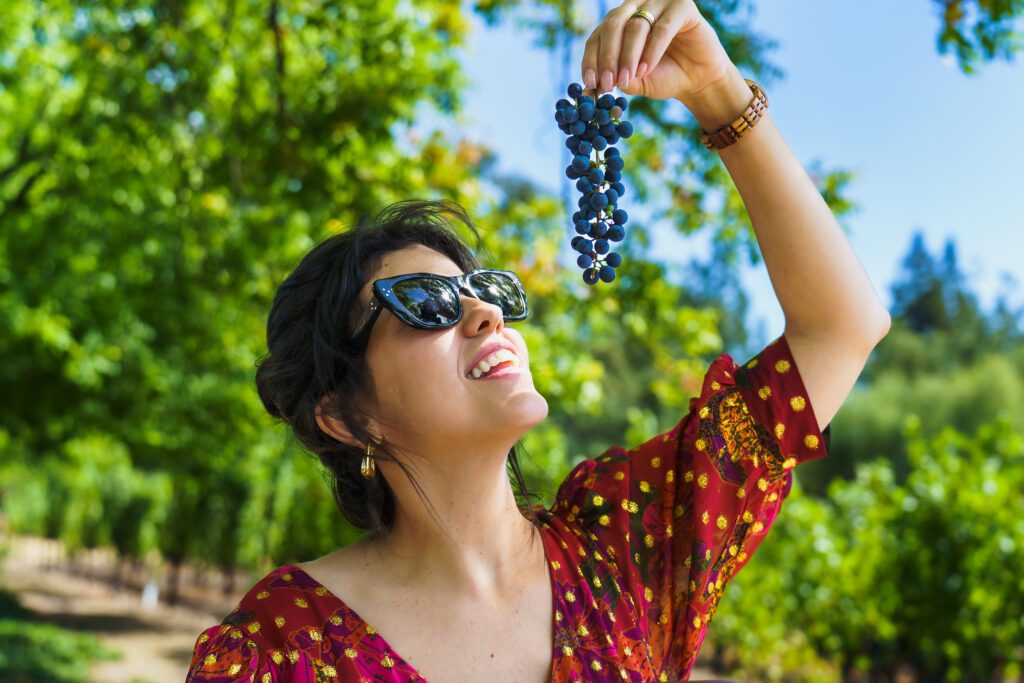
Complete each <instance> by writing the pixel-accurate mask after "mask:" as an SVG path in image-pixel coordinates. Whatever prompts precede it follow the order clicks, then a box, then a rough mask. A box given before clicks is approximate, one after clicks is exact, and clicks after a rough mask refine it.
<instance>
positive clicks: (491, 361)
mask: <svg viewBox="0 0 1024 683" xmlns="http://www.w3.org/2000/svg"><path fill="white" fill-rule="evenodd" d="M505 361H512V364H513V365H519V359H518V358H517V357H516V355H515V354H514V353H512V352H511V351H509V350H508V349H498V350H497V351H495V352H494V353H492V354H491V355H489V356H487V357H486V358H484V359H483V360H481V361H480V362H479V363H477V365H476V367H475V368H473V369H472V370H471V371H470V375H472V377H473V379H479V378H480V377H481V376H482V375H484V374H485V373H487V372H488V371H489V370H490V369H491V368H493V367H494V366H495V365H498V364H499V363H504V362H505Z"/></svg>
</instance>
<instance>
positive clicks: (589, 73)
mask: <svg viewBox="0 0 1024 683" xmlns="http://www.w3.org/2000/svg"><path fill="white" fill-rule="evenodd" d="M600 31H601V26H600V25H598V27H597V28H596V29H594V32H593V33H591V34H590V37H589V38H587V42H586V44H585V45H584V47H583V87H585V88H586V89H587V90H596V89H597V53H598V50H599V48H600V42H601V33H600Z"/></svg>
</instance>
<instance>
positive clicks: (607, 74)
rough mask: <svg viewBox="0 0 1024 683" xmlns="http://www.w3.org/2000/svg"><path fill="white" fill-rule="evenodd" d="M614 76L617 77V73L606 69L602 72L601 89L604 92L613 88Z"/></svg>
mask: <svg viewBox="0 0 1024 683" xmlns="http://www.w3.org/2000/svg"><path fill="white" fill-rule="evenodd" d="M614 78H615V74H613V73H612V72H611V71H608V70H605V71H602V72H601V91H602V92H608V91H609V90H611V89H612V85H613V82H612V81H613V80H614Z"/></svg>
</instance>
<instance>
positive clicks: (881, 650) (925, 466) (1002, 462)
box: [709, 416, 1024, 681]
mask: <svg viewBox="0 0 1024 683" xmlns="http://www.w3.org/2000/svg"><path fill="white" fill-rule="evenodd" d="M904 429H905V432H904V437H905V439H906V442H907V449H908V452H909V460H910V465H911V472H910V474H909V476H908V477H907V479H906V483H905V484H902V485H901V484H899V483H897V481H896V476H895V473H894V471H893V467H892V465H891V463H889V462H888V461H886V460H874V461H871V462H863V463H861V464H859V465H858V466H857V468H856V474H855V478H854V479H853V480H851V481H836V482H835V483H834V484H833V485H832V486H831V487H830V489H829V493H828V497H827V499H825V500H815V499H813V498H809V497H807V496H805V495H801V494H800V493H799V492H798V490H794V492H793V494H791V497H790V499H788V500H787V501H786V503H785V505H784V514H783V515H781V516H780V518H779V520H778V521H777V522H776V526H775V527H774V528H773V530H772V531H771V540H770V541H769V542H766V543H764V544H763V545H762V546H761V548H759V549H758V551H757V554H755V555H754V557H753V558H751V561H750V563H749V565H748V566H747V567H746V568H745V569H744V571H743V573H741V574H740V575H739V576H738V577H737V578H736V579H735V581H734V583H733V584H732V585H731V586H730V587H729V589H728V591H727V592H726V595H725V597H724V598H723V601H722V603H721V605H720V609H719V611H718V613H717V615H716V617H715V621H714V623H713V625H712V627H711V630H710V635H709V639H710V640H711V642H713V643H714V645H715V648H716V649H720V650H721V653H720V655H719V656H720V658H721V660H722V661H723V662H724V663H726V664H727V665H729V664H731V665H732V666H733V667H735V673H734V675H742V677H743V679H744V680H786V681H824V680H835V679H836V678H837V676H836V671H838V672H839V674H840V676H839V678H841V679H842V680H848V679H849V678H851V677H858V676H865V675H867V676H871V677H878V676H882V675H891V674H892V673H893V672H895V671H897V670H899V669H900V667H903V666H909V667H910V668H911V670H913V671H915V672H916V673H917V675H919V676H920V677H921V679H922V680H949V681H978V680H989V679H990V677H991V676H992V675H994V674H1005V675H1007V676H1009V675H1012V672H1013V671H1019V670H1020V667H1021V666H1024V646H1022V644H1024V578H1022V576H1021V574H1020V572H1019V571H1018V568H1019V567H1020V566H1021V565H1022V563H1024V522H1022V521H1021V519H1020V515H1019V510H1020V505H1019V497H1020V491H1021V489H1022V488H1024V432H1022V431H1020V430H1016V429H1014V428H1013V427H1012V426H1011V425H1010V424H1009V421H1008V420H1007V419H1005V417H1004V418H997V419H995V420H993V421H992V422H990V423H989V424H986V425H983V426H982V427H981V428H979V429H978V431H977V432H976V433H975V434H974V435H973V436H968V435H966V434H964V433H962V432H958V431H956V430H955V429H953V428H949V427H947V428H946V429H944V430H942V431H941V432H940V433H939V434H937V435H934V436H932V437H925V436H923V435H922V432H921V426H920V422H919V420H917V419H916V417H913V416H911V417H909V418H907V420H906V423H905V425H904ZM829 666H832V667H835V668H834V669H833V670H832V671H831V672H830V671H829V669H828V667H829ZM872 680H874V678H872Z"/></svg>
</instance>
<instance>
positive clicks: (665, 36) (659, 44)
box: [639, 2, 696, 77]
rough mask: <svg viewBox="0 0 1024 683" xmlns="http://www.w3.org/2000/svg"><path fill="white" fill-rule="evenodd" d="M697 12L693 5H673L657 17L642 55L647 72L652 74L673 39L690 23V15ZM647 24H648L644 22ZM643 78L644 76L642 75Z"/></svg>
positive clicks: (641, 60) (642, 61)
mask: <svg viewBox="0 0 1024 683" xmlns="http://www.w3.org/2000/svg"><path fill="white" fill-rule="evenodd" d="M691 9H692V10H694V11H695V10H696V7H695V6H694V5H693V3H688V2H687V3H679V4H676V3H673V4H671V5H669V6H668V7H666V8H665V11H664V13H663V14H662V15H661V16H657V15H656V16H655V20H654V27H653V28H651V29H650V31H649V32H648V36H647V38H648V40H647V45H646V47H644V48H643V52H642V53H641V55H640V58H639V62H640V63H641V64H645V65H647V69H646V71H647V72H648V73H650V72H651V71H653V70H654V67H656V66H657V65H658V62H660V61H661V58H662V57H663V56H664V55H665V50H667V49H668V46H669V44H671V42H672V39H673V38H675V37H676V36H677V35H678V34H679V29H681V28H682V27H683V26H684V25H685V24H686V23H687V21H688V18H689V17H688V13H689V12H690V11H691ZM644 23H645V24H647V23H648V22H644ZM641 77H643V76H642V74H641Z"/></svg>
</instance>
